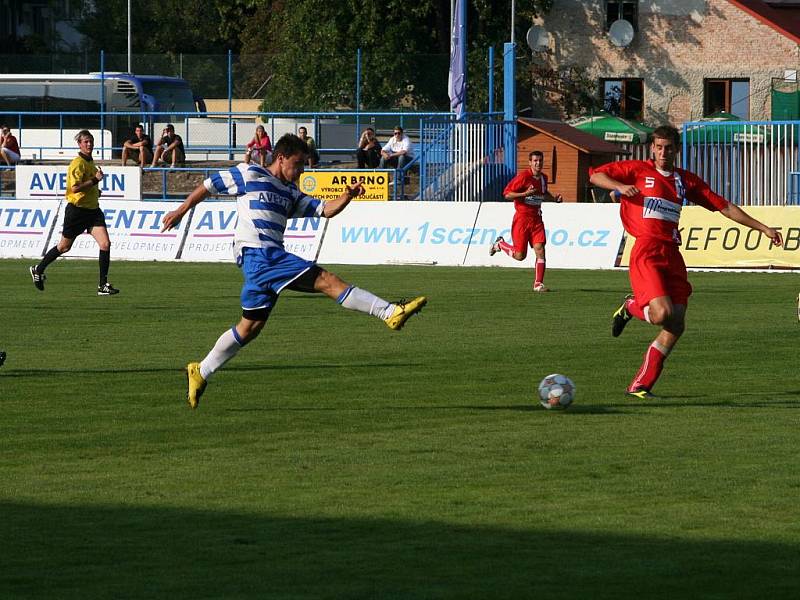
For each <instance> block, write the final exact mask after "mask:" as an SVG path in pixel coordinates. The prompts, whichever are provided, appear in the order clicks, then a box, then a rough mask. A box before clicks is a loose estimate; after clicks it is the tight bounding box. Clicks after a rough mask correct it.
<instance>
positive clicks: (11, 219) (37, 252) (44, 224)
mask: <svg viewBox="0 0 800 600" xmlns="http://www.w3.org/2000/svg"><path fill="white" fill-rule="evenodd" d="M58 205H59V200H2V201H0V257H2V258H39V257H41V256H42V254H43V252H44V251H45V250H46V247H45V246H46V245H47V240H48V239H49V237H50V232H51V230H52V229H53V227H54V226H55V223H56V220H57V219H58Z"/></svg>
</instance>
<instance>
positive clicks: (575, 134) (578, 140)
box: [517, 119, 630, 154]
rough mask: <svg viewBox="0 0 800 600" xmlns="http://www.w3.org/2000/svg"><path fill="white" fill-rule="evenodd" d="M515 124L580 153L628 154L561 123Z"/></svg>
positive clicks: (614, 145)
mask: <svg viewBox="0 0 800 600" xmlns="http://www.w3.org/2000/svg"><path fill="white" fill-rule="evenodd" d="M517 123H519V124H520V125H525V126H526V127H530V128H531V129H535V130H536V131H538V132H540V133H544V134H545V135H549V136H551V137H554V138H556V139H558V140H560V141H562V142H564V143H565V144H568V145H569V146H572V147H573V148H577V149H578V150H580V151H582V152H587V153H593V154H597V153H600V154H630V152H628V151H627V150H625V149H624V148H622V147H621V146H617V145H616V144H612V143H611V142H606V141H604V140H601V139H600V138H598V137H595V136H593V135H592V134H590V133H586V132H585V131H581V130H580V129H576V128H575V127H573V126H572V125H567V124H566V123H562V122H561V121H550V120H548V119H517Z"/></svg>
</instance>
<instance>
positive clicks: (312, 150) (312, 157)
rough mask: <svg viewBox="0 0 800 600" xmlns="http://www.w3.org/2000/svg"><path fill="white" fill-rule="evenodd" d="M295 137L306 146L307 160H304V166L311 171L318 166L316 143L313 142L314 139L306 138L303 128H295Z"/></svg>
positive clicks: (306, 132)
mask: <svg viewBox="0 0 800 600" xmlns="http://www.w3.org/2000/svg"><path fill="white" fill-rule="evenodd" d="M297 136H298V137H299V138H300V139H301V140H303V141H304V142H305V143H306V146H308V158H307V159H306V164H307V165H308V166H309V167H311V168H312V169H313V168H314V167H316V166H317V165H318V164H319V152H318V151H317V143H316V142H315V141H314V138H312V137H308V130H307V129H306V128H305V127H298V128H297Z"/></svg>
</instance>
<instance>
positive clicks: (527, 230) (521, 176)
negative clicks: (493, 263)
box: [489, 150, 561, 292]
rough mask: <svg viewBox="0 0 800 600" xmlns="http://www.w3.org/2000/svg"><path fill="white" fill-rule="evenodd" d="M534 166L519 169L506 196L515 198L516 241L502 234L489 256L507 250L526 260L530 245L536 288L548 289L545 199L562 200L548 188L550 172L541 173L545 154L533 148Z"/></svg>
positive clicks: (512, 237) (510, 254) (506, 190)
mask: <svg viewBox="0 0 800 600" xmlns="http://www.w3.org/2000/svg"><path fill="white" fill-rule="evenodd" d="M528 161H530V165H531V168H530V169H525V170H524V171H522V172H520V173H517V175H516V176H515V177H514V179H512V180H511V181H509V182H508V185H507V186H506V189H504V190H503V196H504V197H505V199H506V200H513V201H514V209H515V210H516V212H515V213H514V220H513V221H512V222H511V239H512V240H513V241H514V244H513V245H511V244H509V243H508V242H506V241H505V240H504V239H503V237H502V236H500V237H499V238H497V239H496V240H495V241H494V244H492V246H491V247H490V248H489V256H494V255H495V254H497V253H498V252H505V253H506V254H508V255H509V256H510V257H511V258H513V259H514V260H525V257H526V256H527V255H528V246H529V245H530V246H531V247H532V248H533V251H534V252H535V253H536V278H535V279H534V281H533V291H534V292H547V291H549V290H548V289H547V288H546V287H545V286H544V267H545V256H544V244H545V236H544V222H543V221H542V202H561V194H559V195H558V196H553V195H552V194H551V193H550V192H548V191H547V176H546V175H545V174H544V173H542V167H543V166H544V155H543V154H542V153H541V152H539V151H538V150H534V151H533V152H531V153H530V154H529V155H528Z"/></svg>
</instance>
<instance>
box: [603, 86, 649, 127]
mask: <svg viewBox="0 0 800 600" xmlns="http://www.w3.org/2000/svg"><path fill="white" fill-rule="evenodd" d="M643 108H644V83H643V82H642V80H641V79H604V80H603V110H605V111H606V112H609V113H611V114H612V115H615V116H617V117H623V118H625V119H633V120H634V121H641V120H642V109H643Z"/></svg>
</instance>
